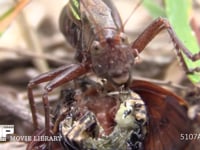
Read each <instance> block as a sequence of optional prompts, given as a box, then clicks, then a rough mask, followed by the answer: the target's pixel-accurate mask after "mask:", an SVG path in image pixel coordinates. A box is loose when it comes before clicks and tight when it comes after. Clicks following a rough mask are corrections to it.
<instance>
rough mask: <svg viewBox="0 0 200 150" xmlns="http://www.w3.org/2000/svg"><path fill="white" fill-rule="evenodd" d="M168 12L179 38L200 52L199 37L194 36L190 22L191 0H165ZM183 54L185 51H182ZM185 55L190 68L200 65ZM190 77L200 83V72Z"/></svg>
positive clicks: (194, 51) (193, 51)
mask: <svg viewBox="0 0 200 150" xmlns="http://www.w3.org/2000/svg"><path fill="white" fill-rule="evenodd" d="M165 4H166V14H167V18H168V20H169V22H170V23H171V25H172V27H173V29H174V31H175V32H176V34H177V36H178V38H179V39H180V40H181V41H182V42H183V43H184V45H185V46H186V47H187V48H188V49H189V50H190V52H191V53H192V54H195V53H198V52H199V46H198V43H197V39H196V37H195V36H194V34H193V32H192V29H191V27H190V24H189V17H190V13H191V11H192V1H191V0H181V2H180V1H178V0H165ZM182 54H183V53H182ZM183 56H184V60H185V62H186V65H187V66H188V68H189V69H192V68H195V67H200V61H196V62H193V61H191V60H190V59H189V58H188V57H187V56H185V55H184V54H183ZM188 78H189V79H190V80H191V81H192V83H194V84H197V83H200V73H198V72H195V73H194V74H192V75H188Z"/></svg>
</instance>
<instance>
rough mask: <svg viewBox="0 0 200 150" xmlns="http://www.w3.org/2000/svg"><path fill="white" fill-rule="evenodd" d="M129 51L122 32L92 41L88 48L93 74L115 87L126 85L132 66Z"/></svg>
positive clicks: (132, 59) (130, 52) (131, 55)
mask: <svg viewBox="0 0 200 150" xmlns="http://www.w3.org/2000/svg"><path fill="white" fill-rule="evenodd" d="M131 50H132V49H131V47H130V44H129V43H128V39H127V36H126V35H125V34H124V33H123V32H121V33H119V34H116V35H115V36H114V37H106V38H104V39H103V40H100V41H96V40H94V41H93V42H92V44H91V47H90V56H91V61H92V68H93V70H94V72H95V73H96V74H97V75H99V76H100V77H103V78H106V79H107V80H108V81H111V82H112V83H114V84H116V85H122V84H126V83H128V82H129V81H130V79H131V70H132V67H133V64H134V56H133V53H132V51H131Z"/></svg>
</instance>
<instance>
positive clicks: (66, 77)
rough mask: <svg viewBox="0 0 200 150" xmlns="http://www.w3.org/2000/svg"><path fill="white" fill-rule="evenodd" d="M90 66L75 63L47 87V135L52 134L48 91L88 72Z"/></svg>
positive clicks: (45, 103) (45, 95)
mask: <svg viewBox="0 0 200 150" xmlns="http://www.w3.org/2000/svg"><path fill="white" fill-rule="evenodd" d="M88 70H89V67H88V66H87V65H83V64H80V65H74V66H73V67H71V68H69V69H67V70H65V71H63V72H62V73H60V74H59V75H57V76H56V77H55V78H54V79H53V80H52V81H50V82H49V83H48V84H47V85H46V86H45V87H44V89H45V92H44V94H43V97H42V99H43V104H44V113H45V135H50V119H49V117H50V110H49V100H48V93H49V92H51V91H52V90H53V89H54V88H57V87H58V86H60V85H62V84H64V83H67V82H69V81H71V80H73V79H76V78H78V77H79V76H81V75H83V74H85V73H87V72H88Z"/></svg>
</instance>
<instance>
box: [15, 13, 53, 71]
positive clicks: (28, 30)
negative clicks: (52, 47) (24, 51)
mask: <svg viewBox="0 0 200 150" xmlns="http://www.w3.org/2000/svg"><path fill="white" fill-rule="evenodd" d="M18 19H19V23H20V26H21V32H22V34H23V37H24V39H25V41H26V43H27V45H28V47H29V48H30V49H32V50H34V52H35V53H37V54H38V55H41V54H43V48H42V45H41V43H40V41H39V39H38V35H37V32H36V31H34V28H32V27H31V26H30V25H28V22H27V20H26V18H25V16H24V14H23V11H22V12H21V14H20V15H19V17H18ZM34 64H35V66H36V67H37V69H39V70H40V72H47V71H48V70H49V68H48V64H47V62H46V61H45V60H42V59H39V60H34Z"/></svg>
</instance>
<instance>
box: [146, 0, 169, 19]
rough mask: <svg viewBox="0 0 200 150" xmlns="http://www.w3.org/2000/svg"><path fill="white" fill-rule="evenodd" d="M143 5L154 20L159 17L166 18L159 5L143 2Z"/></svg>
mask: <svg viewBox="0 0 200 150" xmlns="http://www.w3.org/2000/svg"><path fill="white" fill-rule="evenodd" d="M143 5H144V6H145V7H146V8H147V9H148V11H149V12H150V13H151V15H152V16H153V17H154V18H157V17H160V16H162V17H165V16H166V14H165V11H164V9H163V8H162V7H161V6H160V5H158V4H157V2H155V1H152V0H143Z"/></svg>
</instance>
